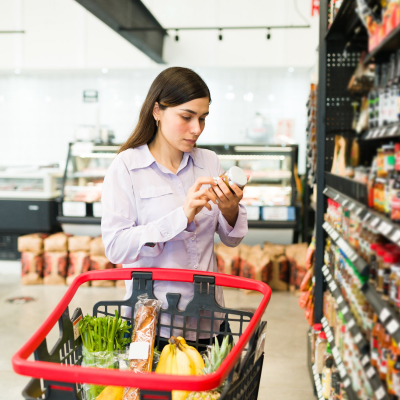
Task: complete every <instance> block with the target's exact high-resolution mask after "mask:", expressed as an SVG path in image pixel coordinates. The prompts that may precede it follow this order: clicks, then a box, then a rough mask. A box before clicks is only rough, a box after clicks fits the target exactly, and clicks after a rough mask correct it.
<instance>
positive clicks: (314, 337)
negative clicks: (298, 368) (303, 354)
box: [311, 324, 322, 364]
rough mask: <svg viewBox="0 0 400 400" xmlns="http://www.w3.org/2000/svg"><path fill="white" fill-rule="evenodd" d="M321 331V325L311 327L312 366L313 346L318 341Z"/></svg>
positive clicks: (313, 360)
mask: <svg viewBox="0 0 400 400" xmlns="http://www.w3.org/2000/svg"><path fill="white" fill-rule="evenodd" d="M321 331H322V324H314V325H313V327H312V333H311V362H312V364H314V363H315V349H316V347H315V345H316V342H317V339H318V335H319V334H320V333H321Z"/></svg>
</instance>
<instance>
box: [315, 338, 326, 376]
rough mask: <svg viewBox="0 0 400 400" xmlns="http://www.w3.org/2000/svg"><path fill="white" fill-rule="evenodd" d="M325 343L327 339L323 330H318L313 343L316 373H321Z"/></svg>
mask: <svg viewBox="0 0 400 400" xmlns="http://www.w3.org/2000/svg"><path fill="white" fill-rule="evenodd" d="M327 344H328V341H327V339H326V334H325V332H320V334H319V335H318V339H317V342H316V344H315V367H316V370H317V374H321V373H322V369H323V368H324V358H325V353H326V346H327Z"/></svg>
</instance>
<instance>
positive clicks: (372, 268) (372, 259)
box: [369, 243, 378, 285]
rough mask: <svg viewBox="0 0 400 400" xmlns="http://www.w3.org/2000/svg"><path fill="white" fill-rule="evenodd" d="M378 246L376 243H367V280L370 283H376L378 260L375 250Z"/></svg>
mask: <svg viewBox="0 0 400 400" xmlns="http://www.w3.org/2000/svg"><path fill="white" fill-rule="evenodd" d="M377 248H378V243H371V244H370V245H369V249H370V250H369V281H370V283H372V284H374V285H375V284H376V281H377V275H378V261H377V258H376V257H377V254H376V250H377Z"/></svg>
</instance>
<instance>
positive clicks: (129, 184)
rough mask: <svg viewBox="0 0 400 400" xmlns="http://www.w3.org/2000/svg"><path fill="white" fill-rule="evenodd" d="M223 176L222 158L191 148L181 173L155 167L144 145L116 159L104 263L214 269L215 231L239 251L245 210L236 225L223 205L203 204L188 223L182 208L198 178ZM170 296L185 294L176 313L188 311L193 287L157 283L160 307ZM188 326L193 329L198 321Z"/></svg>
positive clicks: (107, 201) (108, 180) (104, 226)
mask: <svg viewBox="0 0 400 400" xmlns="http://www.w3.org/2000/svg"><path fill="white" fill-rule="evenodd" d="M222 172H223V170H222V168H221V165H220V163H219V159H218V157H217V155H216V154H215V153H214V152H212V151H210V150H205V149H199V148H194V149H193V150H192V151H191V152H190V153H184V154H183V158H182V161H181V164H180V166H179V169H178V171H177V173H176V174H174V173H172V172H171V171H170V170H168V169H167V168H165V167H164V166H163V165H161V164H159V163H157V161H156V160H155V159H154V157H153V155H152V154H151V152H150V150H149V148H148V146H147V144H146V145H143V146H140V147H138V148H136V149H128V150H125V151H123V152H122V153H120V154H118V156H117V157H116V158H115V160H114V161H113V162H112V164H111V166H110V168H109V169H108V172H107V174H106V177H105V179H104V183H103V190H102V208H103V216H102V221H101V230H102V237H103V242H104V246H105V250H106V256H107V258H108V259H109V260H110V261H111V262H112V263H114V264H123V266H124V267H125V268H135V267H140V268H146V267H151V268H178V269H195V270H199V271H212V272H217V262H216V257H215V254H214V233H215V232H217V233H218V234H219V236H220V238H221V241H222V242H223V243H224V244H226V245H227V246H230V247H235V246H237V245H238V244H239V243H240V242H241V240H242V239H243V237H244V236H245V235H246V233H247V230H248V226H247V215H246V210H245V209H244V207H243V206H241V205H239V215H238V218H237V221H236V224H235V226H234V227H232V226H230V225H229V224H228V222H227V221H226V220H225V218H224V217H223V216H222V214H221V212H220V211H219V209H218V206H217V205H215V204H213V203H212V202H210V204H211V207H212V210H211V211H209V210H208V209H207V208H205V207H204V208H203V209H202V210H201V211H200V213H198V214H197V215H196V217H195V219H194V221H193V222H192V223H190V224H188V220H187V217H186V215H185V213H184V211H183V204H184V202H185V199H186V195H187V193H188V191H189V189H190V187H191V186H193V184H194V183H195V181H196V180H197V178H199V177H204V176H206V177H210V176H212V177H215V176H219V175H221V174H222ZM126 288H127V293H126V296H125V298H128V297H129V296H130V295H131V293H132V282H131V281H126ZM216 289H217V290H216V299H217V301H218V303H219V304H221V305H224V299H223V293H222V288H221V287H217V288H216ZM168 292H170V293H180V294H181V298H180V301H179V308H180V309H184V308H185V307H186V305H187V304H188V303H189V301H190V300H191V299H192V298H193V294H194V286H193V284H192V283H188V282H169V281H168V282H167V281H165V282H163V281H157V282H155V283H154V294H155V296H156V297H157V298H158V299H159V300H161V301H162V302H163V308H167V304H168V303H167V300H166V293H168ZM215 317H217V318H220V316H218V315H215ZM167 318H168V317H167V316H165V317H163V319H162V323H163V324H164V323H169V322H168V319H167ZM220 323H221V321H215V325H214V330H218V328H219V325H220ZM187 324H188V325H187V326H188V327H191V328H195V327H196V321H187ZM191 325H193V326H191ZM174 326H182V321H174ZM200 329H202V330H203V329H205V330H209V329H210V325H209V323H208V326H207V321H206V320H201V324H200ZM180 333H181V332H179V331H175V332H174V334H175V335H179V334H180ZM161 336H164V337H169V336H170V332H169V330H168V329H167V328H162V330H161ZM200 337H207V334H200ZM208 337H209V336H208ZM186 339H188V340H195V335H194V332H189V333H188V334H187V335H186Z"/></svg>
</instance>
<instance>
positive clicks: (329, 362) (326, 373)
mask: <svg viewBox="0 0 400 400" xmlns="http://www.w3.org/2000/svg"><path fill="white" fill-rule="evenodd" d="M332 366H333V358H327V359H326V362H325V366H324V368H323V369H322V380H321V384H322V396H323V397H324V399H329V395H330V393H331V385H332Z"/></svg>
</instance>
